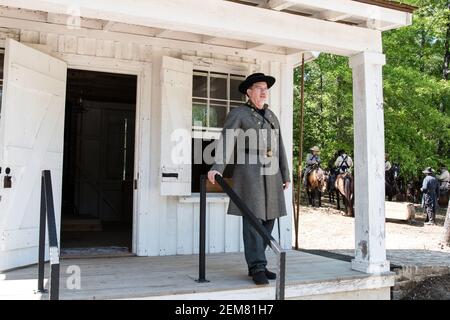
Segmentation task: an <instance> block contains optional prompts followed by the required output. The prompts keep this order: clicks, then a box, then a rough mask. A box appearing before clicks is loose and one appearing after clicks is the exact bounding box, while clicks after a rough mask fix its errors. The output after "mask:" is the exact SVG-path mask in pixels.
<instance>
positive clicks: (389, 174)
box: [384, 164, 400, 201]
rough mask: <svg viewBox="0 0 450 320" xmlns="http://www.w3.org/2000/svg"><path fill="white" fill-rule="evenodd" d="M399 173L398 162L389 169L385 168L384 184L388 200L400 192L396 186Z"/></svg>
mask: <svg viewBox="0 0 450 320" xmlns="http://www.w3.org/2000/svg"><path fill="white" fill-rule="evenodd" d="M399 174H400V166H399V165H398V164H394V165H392V167H391V168H390V169H389V170H386V174H385V180H384V185H385V191H386V196H387V197H388V200H389V201H392V198H393V197H394V196H395V195H397V194H398V193H399V192H400V189H399V187H398V178H399Z"/></svg>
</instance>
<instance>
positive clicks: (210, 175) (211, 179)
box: [208, 170, 222, 184]
mask: <svg viewBox="0 0 450 320" xmlns="http://www.w3.org/2000/svg"><path fill="white" fill-rule="evenodd" d="M216 174H219V175H220V176H222V175H221V174H220V172H219V171H217V170H211V171H208V180H209V182H211V183H212V184H216V179H215V178H214V177H215V176H216Z"/></svg>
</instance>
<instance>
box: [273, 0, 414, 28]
mask: <svg viewBox="0 0 450 320" xmlns="http://www.w3.org/2000/svg"><path fill="white" fill-rule="evenodd" d="M274 1H278V2H280V0H274ZM281 2H285V1H281ZM288 2H290V3H291V4H292V5H298V6H304V7H305V8H308V9H314V10H316V11H321V12H323V11H329V12H341V13H342V14H348V15H350V16H352V17H357V18H360V19H366V20H376V23H373V24H372V25H373V26H376V25H383V26H384V27H383V29H380V30H388V29H387V26H388V25H389V26H391V28H390V29H394V28H398V27H401V26H408V25H410V24H411V23H412V14H411V13H410V12H405V11H404V10H403V11H400V10H398V9H397V10H396V9H394V8H393V7H391V8H387V7H381V6H378V5H374V4H373V3H374V2H371V3H368V2H367V1H366V3H363V2H361V1H354V0H333V1H330V0H314V1H311V0H289V1H288ZM378 2H380V1H378ZM326 20H328V19H326ZM330 21H338V20H330Z"/></svg>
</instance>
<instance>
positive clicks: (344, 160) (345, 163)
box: [334, 149, 353, 174]
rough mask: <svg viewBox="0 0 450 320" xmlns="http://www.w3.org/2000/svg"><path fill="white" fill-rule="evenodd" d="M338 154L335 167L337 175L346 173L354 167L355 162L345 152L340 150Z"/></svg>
mask: <svg viewBox="0 0 450 320" xmlns="http://www.w3.org/2000/svg"><path fill="white" fill-rule="evenodd" d="M338 154H339V156H338V157H337V159H336V161H335V163H334V166H335V167H336V174H340V173H346V172H347V171H348V170H349V169H350V168H351V167H353V160H352V158H350V156H348V155H347V154H346V153H345V150H342V149H341V150H339V151H338Z"/></svg>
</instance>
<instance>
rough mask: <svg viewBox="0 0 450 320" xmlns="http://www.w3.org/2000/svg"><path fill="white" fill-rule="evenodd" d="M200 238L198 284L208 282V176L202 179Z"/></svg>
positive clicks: (203, 176)
mask: <svg viewBox="0 0 450 320" xmlns="http://www.w3.org/2000/svg"><path fill="white" fill-rule="evenodd" d="M199 220H200V236H199V267H198V279H197V280H196V281H197V282H209V281H208V280H206V176H205V175H202V176H201V177H200V219H199Z"/></svg>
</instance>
